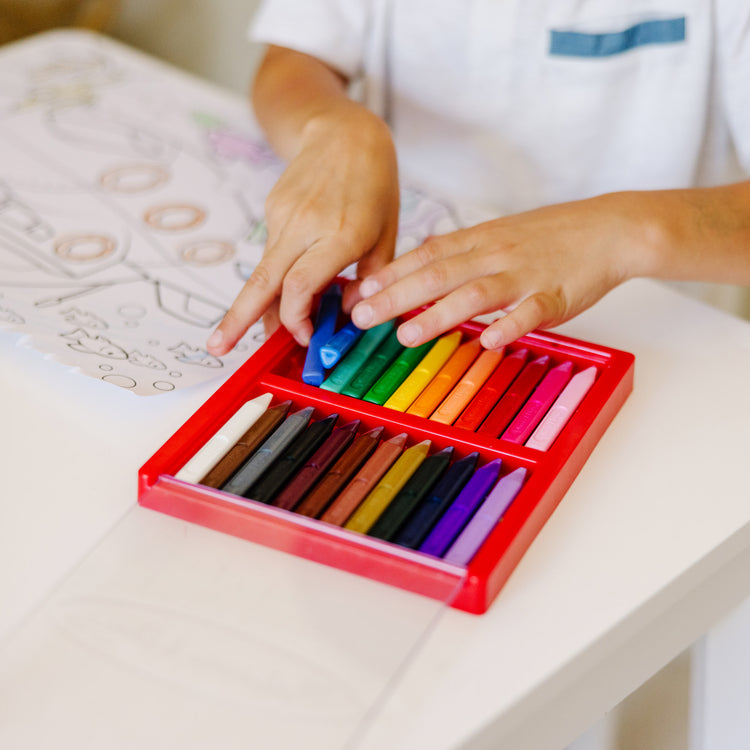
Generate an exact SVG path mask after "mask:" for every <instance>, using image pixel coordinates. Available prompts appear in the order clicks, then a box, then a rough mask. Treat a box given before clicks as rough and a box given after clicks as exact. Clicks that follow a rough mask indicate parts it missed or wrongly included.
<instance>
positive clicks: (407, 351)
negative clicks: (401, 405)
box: [364, 339, 436, 405]
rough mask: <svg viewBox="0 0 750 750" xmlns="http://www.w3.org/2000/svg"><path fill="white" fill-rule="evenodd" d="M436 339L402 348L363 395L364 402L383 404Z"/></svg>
mask: <svg viewBox="0 0 750 750" xmlns="http://www.w3.org/2000/svg"><path fill="white" fill-rule="evenodd" d="M435 341H436V339H433V340H432V341H427V342H425V343H424V344H420V345H419V346H414V347H406V346H405V347H402V350H401V352H400V353H399V354H398V356H397V357H396V359H395V360H394V361H393V362H392V363H391V364H390V365H389V366H388V368H387V369H386V371H385V372H384V373H383V374H382V375H381V376H380V377H379V378H378V379H377V381H376V382H375V383H373V385H372V386H371V387H370V388H369V389H368V391H367V392H366V393H365V396H364V399H365V401H370V402H371V403H373V404H381V405H382V404H384V403H385V402H386V401H387V400H388V399H389V398H390V396H391V394H392V393H393V392H394V391H395V390H396V389H397V388H398V387H399V386H400V385H401V383H403V382H404V380H406V378H407V377H408V375H409V373H410V372H411V371H412V370H413V369H414V368H415V367H416V366H417V365H418V364H419V362H420V361H421V360H422V359H423V357H424V356H425V355H426V354H427V352H428V351H430V349H432V347H433V346H434V344H435Z"/></svg>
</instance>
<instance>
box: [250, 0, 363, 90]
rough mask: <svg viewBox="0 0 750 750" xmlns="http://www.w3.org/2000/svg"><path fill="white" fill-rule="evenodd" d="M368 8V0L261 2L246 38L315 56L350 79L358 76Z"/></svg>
mask: <svg viewBox="0 0 750 750" xmlns="http://www.w3.org/2000/svg"><path fill="white" fill-rule="evenodd" d="M369 6H370V2H368V0H263V2H261V5H260V7H259V8H258V10H257V12H256V14H255V16H254V18H253V20H252V22H251V24H250V28H249V30H248V36H249V37H250V39H251V40H252V41H254V42H258V43H261V44H274V45H277V46H280V47H287V48H289V49H294V50H297V51H298V52H304V53H305V54H308V55H311V56H313V57H317V58H318V59H319V60H322V61H323V62H325V63H326V64H328V65H330V66H331V67H332V68H334V69H335V70H337V71H339V72H340V73H342V74H343V75H345V76H346V77H347V78H349V79H354V78H357V77H359V76H360V75H361V73H362V67H363V55H364V54H365V50H366V42H367V40H366V33H367V28H368V26H369V23H368V14H369V11H370V7H369Z"/></svg>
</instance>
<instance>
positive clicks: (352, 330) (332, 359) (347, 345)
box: [320, 320, 364, 369]
mask: <svg viewBox="0 0 750 750" xmlns="http://www.w3.org/2000/svg"><path fill="white" fill-rule="evenodd" d="M363 333H364V331H363V330H362V329H361V328H357V326H355V325H354V323H352V322H351V320H350V321H349V322H348V323H347V324H346V325H345V326H343V327H342V328H340V329H339V330H338V331H336V333H334V334H333V336H332V337H331V338H330V339H329V340H328V341H327V342H326V343H325V344H324V345H323V346H321V347H320V360H321V362H323V367H325V368H326V369H329V368H331V367H334V366H335V365H337V364H338V362H339V360H340V359H341V358H342V357H343V356H344V355H345V354H346V353H347V352H348V351H349V350H350V349H351V348H352V347H353V346H354V344H356V343H357V341H359V339H360V338H361V337H362V334H363Z"/></svg>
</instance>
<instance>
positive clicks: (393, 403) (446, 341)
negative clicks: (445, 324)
mask: <svg viewBox="0 0 750 750" xmlns="http://www.w3.org/2000/svg"><path fill="white" fill-rule="evenodd" d="M460 343H461V331H454V332H453V333H449V334H447V335H445V336H441V337H440V338H439V339H438V340H437V341H436V342H435V344H434V346H433V347H432V348H431V349H430V351H429V352H427V354H426V355H425V356H424V357H423V358H422V360H421V361H420V362H419V364H417V366H416V367H415V368H414V369H413V370H412V371H411V372H410V373H409V375H408V376H407V377H406V379H405V380H404V381H403V383H401V385H400V386H399V387H398V388H397V389H396V390H395V391H394V392H393V393H392V394H391V395H390V397H389V398H388V399H387V400H386V402H385V403H384V404H383V406H385V407H386V408H387V409H395V410H396V411H406V410H407V409H408V408H409V407H410V406H411V405H412V403H413V402H414V400H415V399H416V398H417V397H418V396H419V394H420V393H421V392H422V391H423V390H424V389H425V388H426V387H427V385H428V384H429V383H430V381H431V380H432V379H433V378H434V377H435V376H436V375H437V373H438V372H439V371H440V368H441V367H442V366H443V365H444V364H445V363H446V362H447V361H448V358H449V357H450V356H451V355H452V354H453V352H455V351H456V349H457V348H458V345H459V344H460Z"/></svg>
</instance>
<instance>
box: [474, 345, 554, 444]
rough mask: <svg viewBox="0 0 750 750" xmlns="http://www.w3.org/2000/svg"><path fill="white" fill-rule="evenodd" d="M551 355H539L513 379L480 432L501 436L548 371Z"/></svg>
mask: <svg viewBox="0 0 750 750" xmlns="http://www.w3.org/2000/svg"><path fill="white" fill-rule="evenodd" d="M548 364H549V356H547V355H546V354H545V355H544V356H543V357H538V358H537V359H535V360H534V361H533V362H529V364H527V365H526V366H525V367H524V368H523V370H521V374H520V375H519V376H518V377H517V378H516V379H515V380H514V381H513V383H512V384H511V386H510V388H509V389H508V390H507V391H506V392H505V394H504V395H503V397H502V398H501V399H500V400H499V401H498V402H497V404H495V406H494V407H493V409H492V411H491V412H490V413H489V414H488V415H487V419H485V420H484V422H482V424H481V425H479V429H478V430H477V433H478V434H481V435H490V436H491V437H493V438H496V437H499V436H500V434H501V433H502V432H503V430H505V428H506V427H507V426H508V425H509V424H510V422H511V420H512V419H513V417H515V416H516V413H517V412H518V410H519V409H520V408H521V406H523V403H524V401H526V399H527V398H528V397H529V394H530V393H531V392H532V391H533V390H534V388H536V386H537V384H538V383H539V381H540V380H541V379H542V377H543V375H544V373H545V372H546V371H547V366H548Z"/></svg>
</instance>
